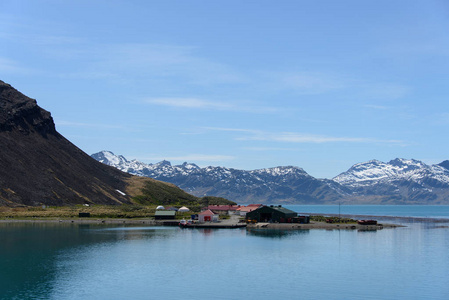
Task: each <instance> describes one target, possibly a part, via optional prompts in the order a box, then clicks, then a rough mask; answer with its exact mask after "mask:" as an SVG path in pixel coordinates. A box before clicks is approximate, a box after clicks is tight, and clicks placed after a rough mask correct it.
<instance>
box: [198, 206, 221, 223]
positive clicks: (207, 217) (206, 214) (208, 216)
mask: <svg viewBox="0 0 449 300" xmlns="http://www.w3.org/2000/svg"><path fill="white" fill-rule="evenodd" d="M198 222H200V223H202V222H218V214H216V213H214V212H213V211H211V210H210V209H208V210H205V211H203V212H202V213H199V214H198Z"/></svg>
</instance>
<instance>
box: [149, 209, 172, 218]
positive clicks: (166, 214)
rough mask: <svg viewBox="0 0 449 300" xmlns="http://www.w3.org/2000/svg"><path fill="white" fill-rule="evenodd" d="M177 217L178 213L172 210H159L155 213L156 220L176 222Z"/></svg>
mask: <svg viewBox="0 0 449 300" xmlns="http://www.w3.org/2000/svg"><path fill="white" fill-rule="evenodd" d="M175 215H176V211H172V210H157V211H156V212H155V213H154V219H155V220H170V219H171V220H174V219H175Z"/></svg>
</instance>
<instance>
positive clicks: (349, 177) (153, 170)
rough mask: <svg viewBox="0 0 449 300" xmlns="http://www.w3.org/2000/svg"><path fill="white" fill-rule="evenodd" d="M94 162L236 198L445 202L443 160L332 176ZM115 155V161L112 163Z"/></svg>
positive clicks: (108, 156)
mask: <svg viewBox="0 0 449 300" xmlns="http://www.w3.org/2000/svg"><path fill="white" fill-rule="evenodd" d="M92 157H93V158H95V159H97V160H98V161H100V162H103V163H105V164H108V165H111V166H114V167H117V168H119V169H120V170H122V171H125V172H130V173H132V174H135V175H139V176H147V177H152V178H155V179H158V180H164V181H167V182H171V183H173V184H176V185H177V186H179V187H180V188H182V189H185V190H186V191H188V192H190V193H192V194H194V195H200V194H201V195H203V194H207V193H209V192H214V193H215V195H217V196H222V197H225V198H228V199H231V200H233V201H236V202H240V203H249V202H266V203H285V204H288V203H296V204H299V203H304V204H332V203H337V202H342V203H348V204H429V203H430V204H444V203H449V200H448V197H447V196H449V169H447V168H445V166H449V161H445V162H442V163H441V164H442V165H441V164H439V165H431V166H429V165H426V164H425V163H423V162H421V161H419V160H415V159H402V158H396V159H392V160H390V161H389V162H387V163H384V162H381V161H379V160H374V159H373V160H370V161H368V162H364V163H358V164H355V165H354V166H352V167H351V168H350V169H349V170H348V171H346V172H343V173H341V174H339V175H337V176H335V177H334V178H332V179H317V178H314V177H313V176H311V175H309V174H308V173H307V172H305V171H304V170H303V169H302V168H300V167H295V166H281V167H274V168H264V169H257V170H252V171H245V170H238V169H232V168H226V167H212V166H208V167H204V168H200V167H198V166H197V165H196V164H193V163H187V162H185V163H183V164H182V165H175V166H172V165H171V163H170V162H168V161H162V162H159V163H156V164H145V163H142V162H139V161H137V160H132V161H128V160H127V159H126V158H125V157H123V156H116V155H115V154H114V153H112V152H110V151H101V152H98V153H95V154H92ZM115 157H120V158H121V160H120V163H113V162H112V160H113V159H115Z"/></svg>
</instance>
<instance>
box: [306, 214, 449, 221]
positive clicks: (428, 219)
mask: <svg viewBox="0 0 449 300" xmlns="http://www.w3.org/2000/svg"><path fill="white" fill-rule="evenodd" d="M298 214H305V215H310V216H329V217H338V216H341V217H345V218H351V219H358V220H361V219H375V220H386V221H388V220H390V221H404V222H425V223H449V219H444V218H426V217H410V216H407V217H405V216H378V215H358V214H323V213H303V212H301V213H298Z"/></svg>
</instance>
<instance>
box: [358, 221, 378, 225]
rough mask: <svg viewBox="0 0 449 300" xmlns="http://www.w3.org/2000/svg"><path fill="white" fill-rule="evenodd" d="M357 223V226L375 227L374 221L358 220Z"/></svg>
mask: <svg viewBox="0 0 449 300" xmlns="http://www.w3.org/2000/svg"><path fill="white" fill-rule="evenodd" d="M357 223H358V224H359V225H377V221H376V220H358V221H357Z"/></svg>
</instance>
